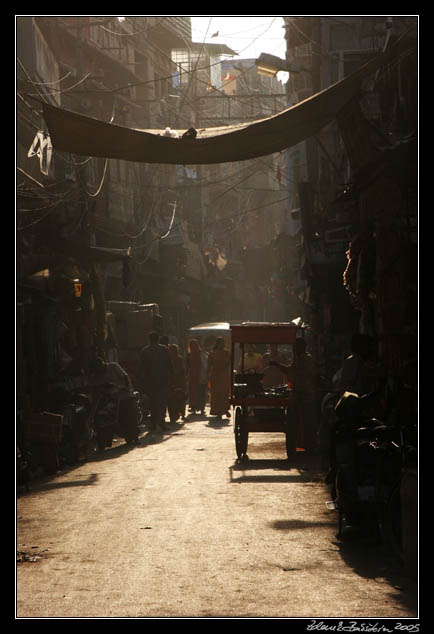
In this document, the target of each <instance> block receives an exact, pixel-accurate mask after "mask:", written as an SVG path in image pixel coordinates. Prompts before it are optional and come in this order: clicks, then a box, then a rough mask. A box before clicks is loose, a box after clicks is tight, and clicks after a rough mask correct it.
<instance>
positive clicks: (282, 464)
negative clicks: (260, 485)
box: [229, 458, 323, 483]
mask: <svg viewBox="0 0 434 634" xmlns="http://www.w3.org/2000/svg"><path fill="white" fill-rule="evenodd" d="M267 470H268V471H269V472H270V473H267ZM256 471H261V473H252V472H256ZM276 471H281V472H282V473H279V474H276ZM249 472H250V473H249ZM283 472H284V473H283ZM229 473H230V481H231V482H236V483H240V482H293V483H294V482H295V483H296V482H299V483H302V482H320V481H322V479H323V476H322V474H320V473H319V472H318V471H317V470H316V468H314V467H313V466H312V465H310V466H308V465H306V464H305V461H303V462H301V461H300V460H298V459H297V458H295V459H294V460H291V461H290V460H282V459H273V458H269V459H257V460H251V459H249V460H242V461H237V462H236V463H235V464H234V465H231V466H230V467H229Z"/></svg>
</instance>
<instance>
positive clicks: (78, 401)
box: [50, 389, 95, 465]
mask: <svg viewBox="0 0 434 634" xmlns="http://www.w3.org/2000/svg"><path fill="white" fill-rule="evenodd" d="M51 401H52V402H51V407H50V409H51V411H52V412H53V413H55V414H61V415H62V416H63V423H62V439H61V443H60V447H59V459H60V461H61V462H64V463H66V464H69V465H74V464H76V463H77V462H78V461H79V460H80V459H81V458H82V459H85V460H86V459H88V458H89V457H90V456H91V454H92V453H93V451H94V450H95V433H94V430H93V427H92V424H91V402H90V399H89V398H88V396H86V395H85V394H82V393H81V392H80V390H79V389H73V390H67V389H58V390H57V391H56V392H54V393H53V394H52V396H51Z"/></svg>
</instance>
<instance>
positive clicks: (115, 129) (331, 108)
mask: <svg viewBox="0 0 434 634" xmlns="http://www.w3.org/2000/svg"><path fill="white" fill-rule="evenodd" d="M415 46H416V40H415V35H414V33H409V34H406V35H404V36H402V37H401V38H400V39H399V40H397V41H396V42H395V44H394V45H392V46H390V47H389V48H388V49H387V50H386V52H384V53H380V52H379V53H378V55H377V56H376V57H375V58H374V59H372V60H370V61H369V62H368V63H366V64H364V65H363V66H362V67H361V68H359V69H358V70H357V71H355V72H354V73H352V74H351V75H348V77H345V78H344V79H342V80H341V81H339V82H337V83H335V84H333V85H332V86H330V87H329V88H326V89H325V90H322V91H321V92H319V93H317V94H315V95H313V96H312V97H309V98H308V99H305V100H304V101H301V102H299V103H297V104H295V105H294V106H291V107H290V108H288V109H286V110H284V111H282V112H281V113H279V114H277V115H274V116H271V117H268V118H266V119H261V120H259V121H254V122H251V123H244V124H238V125H231V126H224V127H220V128H203V129H198V130H197V135H196V138H192V137H190V138H182V135H183V133H184V132H185V130H178V131H177V132H178V137H179V138H173V137H171V136H164V134H165V131H164V130H139V129H133V128H126V127H123V126H119V125H115V124H111V123H106V122H104V121H100V120H97V119H93V118H91V117H86V116H84V115H81V114H77V113H74V112H70V111H68V110H64V109H62V108H58V107H55V106H52V105H51V104H48V103H43V113H44V117H45V120H46V123H47V126H48V130H49V133H50V137H51V142H52V145H53V147H54V148H55V149H56V150H60V151H64V152H72V153H74V154H77V155H84V156H93V157H103V158H113V159H120V160H126V161H134V162H139V163H164V164H173V165H200V164H211V163H228V162H232V161H243V160H248V159H253V158H257V157H259V156H265V155H268V154H273V153H274V152H280V151H282V150H284V149H285V148H288V147H292V146H294V145H296V144H297V143H300V142H301V141H303V140H305V139H307V138H309V137H311V136H313V135H315V134H317V133H318V132H319V131H320V130H321V129H322V128H323V127H324V126H325V125H327V124H328V123H330V121H332V120H333V119H334V118H335V117H336V115H337V114H338V112H339V111H340V110H341V108H342V107H343V106H344V105H345V104H346V103H348V101H349V100H350V99H352V98H353V97H354V96H355V95H356V94H357V93H358V91H359V89H360V87H361V83H362V81H363V80H364V79H366V78H367V77H369V76H370V75H372V74H373V73H375V72H376V71H377V70H378V69H379V68H380V67H381V66H382V65H384V64H388V63H390V62H391V61H392V60H394V59H396V57H398V56H399V55H401V54H403V53H404V52H406V51H407V50H409V49H410V48H412V47H415Z"/></svg>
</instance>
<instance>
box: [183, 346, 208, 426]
mask: <svg viewBox="0 0 434 634" xmlns="http://www.w3.org/2000/svg"><path fill="white" fill-rule="evenodd" d="M203 363H204V362H203V358H202V353H201V349H200V345H199V342H198V341H197V339H191V341H190V342H189V344H188V356H187V371H188V402H189V405H190V412H191V413H192V414H195V413H196V411H198V412H202V414H203V413H205V396H204V390H203V386H202V383H203V381H202V377H203V370H204V367H203Z"/></svg>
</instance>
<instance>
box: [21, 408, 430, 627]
mask: <svg viewBox="0 0 434 634" xmlns="http://www.w3.org/2000/svg"><path fill="white" fill-rule="evenodd" d="M248 454H249V457H250V460H249V461H248V463H246V464H242V465H240V464H237V463H236V453H235V444H234V438H233V429H232V424H229V423H225V424H220V425H217V424H215V423H214V422H213V419H211V418H206V417H196V418H192V419H191V420H189V421H186V422H185V423H184V424H183V425H172V426H171V431H170V433H168V434H166V435H164V436H163V437H161V438H160V439H159V440H151V439H150V437H149V435H148V434H147V433H145V434H143V436H142V437H141V439H140V442H139V445H137V446H136V447H134V448H132V449H128V448H127V446H126V445H124V444H123V442H122V441H120V444H118V446H114V447H113V448H111V449H106V450H105V451H104V452H103V453H102V454H98V455H97V456H96V457H95V459H94V460H92V461H89V462H87V463H84V464H81V465H80V466H78V467H76V468H75V469H71V470H69V471H68V472H64V473H59V474H57V475H56V476H55V477H51V478H46V479H42V480H39V481H38V482H35V483H33V485H32V490H31V491H30V492H29V493H22V494H20V495H19V496H18V498H17V550H18V552H19V557H18V561H19V563H17V573H16V574H17V579H16V617H17V618H26V617H32V618H35V617H54V618H56V617H69V618H71V617H82V618H91V617H100V618H110V617H124V618H125V617H131V618H139V617H142V618H267V617H268V618H282V617H287V618H289V617H292V618H301V617H302V618H329V617H339V618H345V617H348V618H349V617H352V618H368V617H371V618H374V617H376V618H393V619H397V620H400V619H405V618H409V617H417V616H418V608H417V595H416V588H415V581H412V580H410V579H409V578H407V577H405V576H404V575H402V573H401V572H400V571H399V569H397V568H396V566H395V565H394V564H393V562H392V561H391V560H390V559H389V558H388V557H387V556H386V555H385V554H384V553H383V550H382V549H380V548H379V547H378V546H375V545H369V544H367V543H363V542H361V541H360V539H355V538H354V537H353V538H351V536H350V537H348V539H347V540H345V541H344V542H340V541H338V540H337V539H336V515H335V513H334V512H333V511H328V510H327V508H326V505H325V502H326V501H327V500H328V498H329V495H328V491H327V489H326V488H325V486H324V485H323V484H322V480H321V478H322V475H323V474H320V473H319V472H318V471H317V470H316V466H315V461H316V459H314V458H313V459H310V460H311V462H309V459H308V458H306V457H303V455H302V454H301V453H300V454H299V455H298V456H297V458H296V459H295V460H294V462H293V463H288V461H287V460H286V454H285V448H284V436H283V435H282V434H264V433H261V434H259V433H257V434H250V438H249V449H248ZM312 461H313V462H312Z"/></svg>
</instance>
